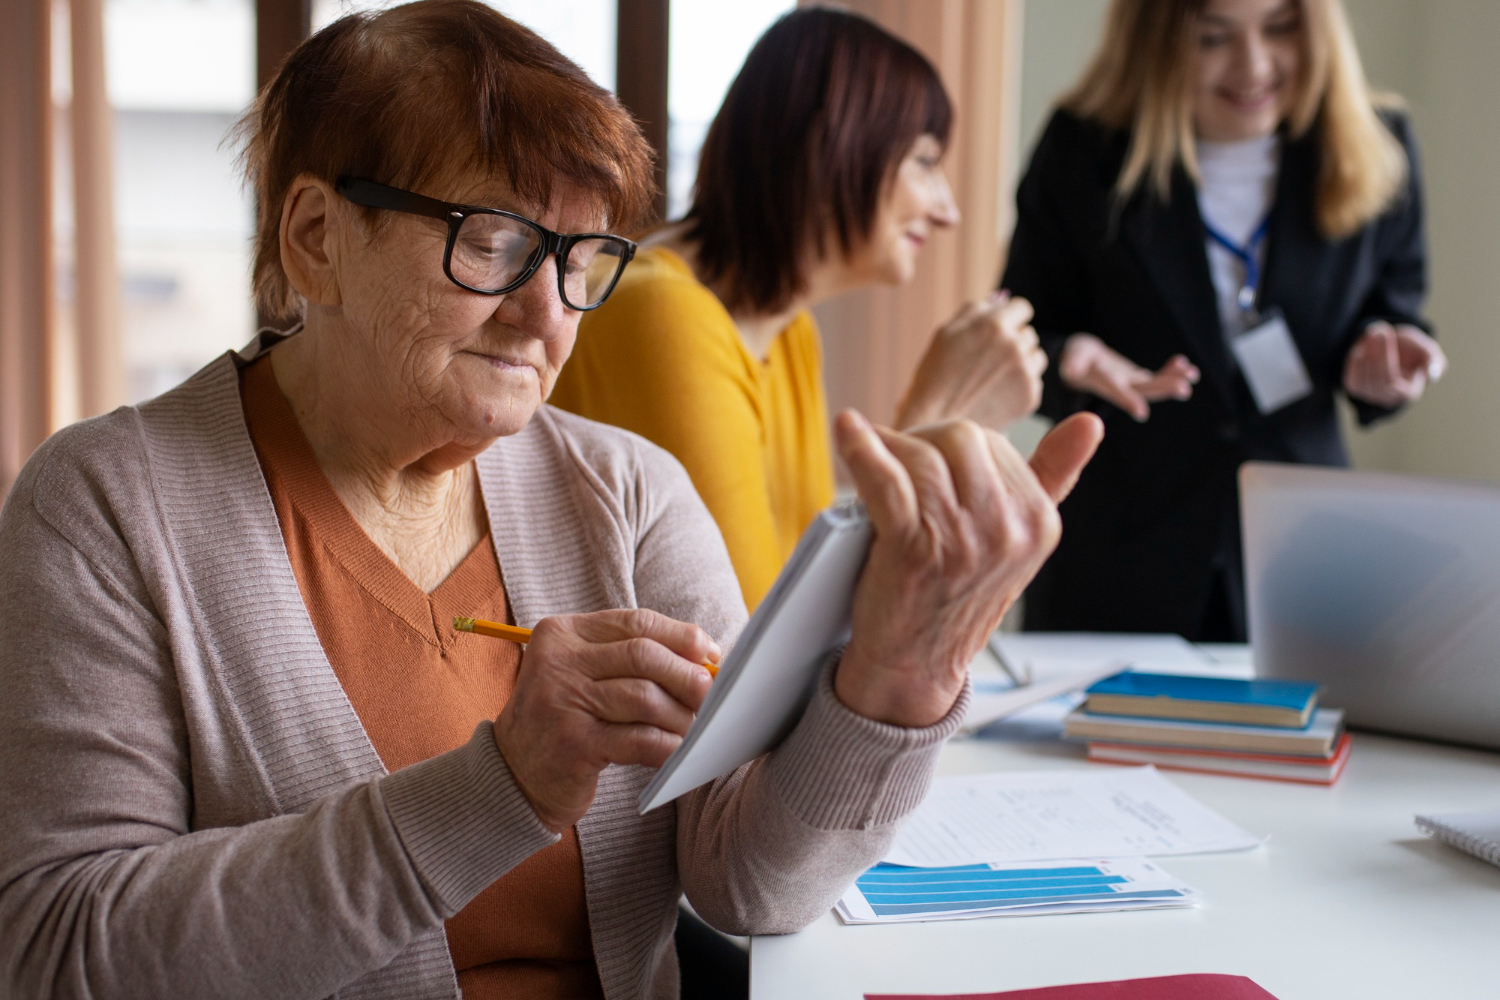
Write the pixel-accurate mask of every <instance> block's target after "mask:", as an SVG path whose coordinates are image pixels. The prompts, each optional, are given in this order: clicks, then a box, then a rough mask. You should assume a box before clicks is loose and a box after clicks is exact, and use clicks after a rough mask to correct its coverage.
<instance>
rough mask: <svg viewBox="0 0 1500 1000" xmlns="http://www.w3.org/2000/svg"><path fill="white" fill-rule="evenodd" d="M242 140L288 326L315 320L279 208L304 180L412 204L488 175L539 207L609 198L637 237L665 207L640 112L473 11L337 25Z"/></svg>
mask: <svg viewBox="0 0 1500 1000" xmlns="http://www.w3.org/2000/svg"><path fill="white" fill-rule="evenodd" d="M237 133H238V135H239V136H240V137H241V139H242V141H243V143H244V152H243V154H242V158H243V163H244V166H245V172H246V175H247V177H248V179H249V181H250V183H251V185H252V187H253V189H254V191H255V197H256V202H257V206H258V207H257V219H256V234H255V263H254V267H253V271H252V273H253V278H254V285H255V298H256V303H257V304H258V305H259V306H260V308H261V309H262V310H264V311H265V312H267V313H270V314H272V315H277V316H290V315H296V314H299V313H300V312H301V311H302V302H301V299H300V297H299V296H298V295H297V293H296V291H295V290H294V289H293V288H292V286H291V283H290V282H289V281H288V280H287V277H286V272H285V270H284V269H283V268H282V264H281V239H280V229H281V211H282V202H283V201H285V200H286V195H287V191H288V190H289V189H290V187H291V184H292V181H293V180H294V179H296V178H297V177H298V176H299V175H302V174H311V175H313V176H314V177H318V178H321V179H322V180H324V181H327V182H328V183H329V184H333V183H334V182H335V181H336V180H337V179H338V178H339V177H340V176H342V175H346V174H347V175H349V176H353V177H362V178H365V179H367V180H372V181H377V182H379V183H382V184H390V185H393V186H395V187H401V188H406V189H408V190H412V189H420V188H421V187H422V185H423V184H425V183H431V182H432V181H434V180H435V179H437V178H441V177H451V176H452V175H453V174H454V173H455V172H457V171H461V170H465V169H477V170H479V171H482V172H484V173H492V174H498V175H500V176H502V177H503V178H504V179H505V181H506V183H507V184H509V186H510V187H511V188H512V189H513V190H514V191H515V192H516V193H517V194H519V195H520V196H521V197H523V198H525V199H527V200H528V201H531V202H534V203H536V204H538V205H546V204H547V203H548V202H549V201H550V200H551V194H552V187H553V184H554V183H555V182H556V181H557V180H558V179H560V178H561V179H566V180H568V181H571V182H573V183H575V184H577V185H579V186H580V187H582V188H584V189H585V190H587V191H591V192H593V193H594V194H596V195H597V196H598V198H599V200H600V203H601V204H602V206H603V207H604V209H605V211H606V212H607V213H608V219H609V224H610V226H611V227H614V228H617V229H627V230H628V229H629V228H631V227H633V226H635V225H636V224H637V223H638V222H639V221H641V220H642V219H643V218H644V217H645V216H646V214H647V211H648V209H649V206H650V205H651V202H652V197H653V195H654V193H655V192H654V180H653V173H652V152H651V147H650V146H649V145H648V144H647V142H646V140H645V139H644V138H643V137H642V136H641V132H640V129H639V128H638V127H637V126H636V124H635V122H634V120H633V119H632V118H631V117H630V114H629V112H627V111H626V110H625V109H624V108H623V107H622V106H621V105H620V103H619V102H618V101H617V100H615V98H614V96H613V95H612V94H610V93H609V92H608V91H607V90H604V89H603V88H602V87H600V86H598V85H597V84H595V83H594V82H593V81H592V80H590V79H589V78H588V76H587V75H585V74H584V72H583V71H582V70H581V69H579V68H578V67H577V66H576V65H574V64H573V63H572V62H570V61H569V60H568V59H567V58H566V57H564V56H563V55H562V54H561V53H560V52H558V51H557V49H555V48H553V47H552V46H551V45H549V44H548V43H547V42H546V41H544V40H543V39H542V38H541V37H540V36H538V35H537V34H536V33H535V32H532V31H530V30H529V29H527V28H525V27H523V26H521V25H519V24H517V23H516V22H515V21H512V20H511V19H509V18H507V17H505V16H504V15H503V14H500V13H498V12H497V11H495V10H493V9H492V8H490V7H487V6H485V5H484V4H482V3H478V2H476V0H418V2H416V3H410V4H406V5H404V6H401V7H395V8H392V9H391V10H388V11H385V12H383V13H380V14H350V15H349V16H347V17H343V18H340V19H339V20H337V21H335V22H333V23H332V24H330V25H329V26H328V27H326V28H324V29H323V30H322V31H319V32H318V33H317V34H315V35H313V36H312V37H311V38H309V39H308V40H307V41H305V42H303V43H302V44H301V45H300V46H298V47H297V49H296V50H295V51H294V52H293V53H292V54H291V55H290V56H288V57H287V59H286V62H284V63H282V65H281V69H280V70H279V71H277V73H276V77H275V79H273V80H272V81H271V82H270V83H269V84H267V85H266V87H265V88H264V89H263V90H262V91H261V92H260V95H259V96H258V97H257V98H256V101H255V105H254V106H253V107H252V108H251V110H250V112H249V113H248V114H247V115H246V116H245V117H244V118H243V119H242V120H241V121H240V123H239V125H238V126H237ZM422 193H426V192H422ZM365 211H367V212H368V213H370V214H371V215H372V216H373V214H374V210H373V209H367V210H365Z"/></svg>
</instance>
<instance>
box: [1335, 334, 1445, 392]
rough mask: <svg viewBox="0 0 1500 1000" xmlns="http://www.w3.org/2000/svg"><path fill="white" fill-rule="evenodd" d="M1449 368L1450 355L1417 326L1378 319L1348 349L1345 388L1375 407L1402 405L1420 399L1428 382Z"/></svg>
mask: <svg viewBox="0 0 1500 1000" xmlns="http://www.w3.org/2000/svg"><path fill="white" fill-rule="evenodd" d="M1447 370H1448V357H1447V355H1445V354H1444V353H1443V349H1442V348H1441V347H1439V346H1438V343H1437V341H1435V340H1433V339H1432V338H1431V337H1429V336H1427V334H1425V333H1423V332H1422V331H1421V330H1419V329H1417V328H1416V327H1414V326H1409V325H1407V324H1404V323H1403V324H1401V325H1400V326H1392V325H1391V324H1390V323H1387V322H1385V321H1384V320H1377V321H1376V322H1374V323H1371V324H1370V325H1369V326H1367V327H1365V332H1364V333H1363V334H1362V335H1361V336H1360V338H1359V340H1357V341H1355V342H1354V346H1353V347H1352V348H1350V350H1349V356H1348V358H1346V359H1345V361H1344V391H1345V392H1347V393H1348V394H1349V395H1350V396H1352V397H1354V398H1355V399H1360V400H1363V401H1364V402H1366V403H1373V404H1375V405H1376V406H1391V407H1394V406H1401V405H1402V404H1404V403H1415V402H1416V401H1417V400H1419V399H1421V398H1422V393H1423V392H1424V391H1426V389H1427V383H1429V382H1436V381H1437V380H1438V379H1440V378H1442V377H1443V373H1444V372H1445V371H1447Z"/></svg>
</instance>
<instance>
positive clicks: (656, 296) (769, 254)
mask: <svg viewBox="0 0 1500 1000" xmlns="http://www.w3.org/2000/svg"><path fill="white" fill-rule="evenodd" d="M951 123H952V109H951V106H950V104H949V101H948V96H947V94H946V93H945V92H944V90H943V85H942V83H941V81H940V80H939V79H938V76H937V73H936V71H935V70H934V69H933V68H932V66H931V64H929V63H928V62H927V60H926V59H924V58H923V57H922V56H921V55H920V54H919V53H918V52H917V51H916V50H915V49H912V48H911V47H910V46H908V45H906V44H905V43H904V42H902V41H900V40H899V39H896V38H895V37H893V36H891V35H890V34H888V33H886V32H885V31H883V30H882V29H881V28H879V27H877V26H876V25H875V24H874V23H873V22H871V21H869V20H867V19H865V18H862V17H859V16H857V15H854V14H849V13H845V12H841V11H834V10H828V9H821V8H807V9H803V10H798V11H795V12H793V13H790V14H788V15H786V16H785V17H783V18H782V19H781V20H780V21H778V22H777V23H776V24H775V25H773V26H772V27H771V28H770V30H768V31H767V32H766V34H765V35H764V36H763V37H762V38H761V39H760V41H759V42H757V43H756V46H755V48H754V49H753V50H752V51H751V53H750V55H749V57H748V58H747V59H746V61H745V65H744V67H743V68H742V69H741V70H740V73H739V76H738V77H737V78H736V80H735V82H734V84H733V85H732V86H731V87H730V89H729V93H728V95H727V96H726V98H725V100H724V105H723V107H722V108H720V110H719V113H718V116H717V117H716V118H715V119H714V123H713V125H712V127H711V128H710V129H709V133H708V137H707V140H706V141H705V143H704V147H703V154H702V158H701V160H700V163H699V171H698V184H697V187H696V189H695V193H694V202H693V206H692V209H691V210H690V211H689V212H688V215H687V217H686V218H685V219H684V220H683V221H682V222H681V223H679V224H677V225H674V226H670V227H667V228H666V229H664V230H662V231H661V232H659V233H657V234H655V236H654V237H652V238H651V239H649V240H647V241H646V243H645V246H644V247H643V250H642V252H641V253H640V254H639V255H638V256H637V257H636V258H635V261H634V262H633V263H632V264H631V266H630V268H629V269H628V270H627V271H626V273H625V275H624V276H623V277H622V278H621V280H620V284H619V286H618V287H617V288H616V289H615V291H614V294H613V295H612V296H611V298H610V300H609V302H608V303H606V304H605V305H604V306H603V307H602V308H600V309H599V310H597V311H596V312H591V313H589V314H587V315H586V316H585V317H584V319H583V322H582V325H581V327H580V329H579V333H578V342H577V346H576V347H575V348H574V351H573V355H572V358H571V359H570V360H569V362H568V364H567V366H566V367H565V368H564V369H563V372H562V375H561V377H560V378H559V380H558V383H557V388H556V389H555V391H554V392H553V395H552V398H551V402H552V403H553V404H555V405H557V406H560V407H562V408H563V409H566V410H571V411H573V412H575V413H579V414H582V415H583V416H586V417H591V418H593V419H595V420H600V421H603V422H605V423H610V424H615V425H617V426H621V427H625V428H628V429H630V430H633V431H635V432H637V433H639V434H641V435H643V436H645V437H646V438H649V439H650V440H652V441H654V442H656V443H657V444H659V445H661V446H662V447H664V448H666V449H667V450H668V451H670V452H672V453H673V454H674V455H676V456H677V458H678V459H679V460H680V461H681V462H682V464H683V465H684V466H685V467H686V468H687V471H688V474H689V475H690V476H691V477H692V480H693V484H694V485H695V486H696V487H697V489H698V492H699V494H700V495H702V497H703V500H704V502H705V503H706V504H707V505H708V509H709V511H710V512H711V513H712V514H713V516H714V519H715V520H716V521H717V522H718V525H719V529H720V531H722V532H723V534H724V540H725V542H726V543H727V544H728V547H729V555H730V558H731V559H732V560H733V562H734V568H735V571H736V573H737V574H738V576H739V581H740V587H741V590H742V591H743V593H744V596H745V603H746V604H747V605H748V606H749V607H750V608H752V609H753V608H754V607H755V606H756V605H757V604H758V603H759V602H760V600H761V598H762V597H764V596H765V593H766V591H767V590H768V589H769V588H770V586H771V583H772V582H773V581H774V580H775V578H776V574H777V573H778V572H779V571H780V569H781V566H782V563H783V562H785V560H786V558H787V557H788V556H789V555H790V554H791V551H792V548H793V547H794V546H795V545H796V542H797V539H798V537H799V536H800V535H801V533H802V530H803V528H805V527H806V526H807V524H808V522H809V521H810V520H811V519H812V518H813V517H815V516H816V515H817V513H818V511H819V510H821V509H822V508H824V507H826V506H827V505H828V504H829V503H830V502H831V501H832V499H833V491H834V483H833V464H832V459H831V458H830V454H829V444H828V418H827V408H826V404H825V401H824V390H823V373H822V349H821V345H820V343H819V338H818V329H817V325H816V323H815V322H814V321H813V318H812V315H811V314H810V313H809V312H808V309H809V307H811V306H812V305H814V304H815V303H817V302H819V301H822V300H824V299H827V298H830V297H832V296H834V295H837V294H840V293H842V292H846V291H849V290H851V289H854V288H859V287H862V286H865V285H870V284H875V283H886V284H897V283H900V282H904V281H906V280H909V279H910V278H911V276H912V273H913V271H914V268H915V265H916V256H917V253H918V252H919V251H920V249H921V247H922V244H923V243H924V242H925V241H926V240H927V238H928V237H929V236H930V235H931V233H932V232H933V231H934V230H935V229H941V228H946V227H949V226H952V225H955V224H956V223H957V222H958V211H957V209H956V207H955V206H954V203H953V195H952V192H951V191H950V190H949V187H948V183H947V180H946V179H945V178H944V176H943V172H942V168H941V165H940V161H941V158H942V155H943V152H944V149H945V147H946V145H947V141H948V134H949V130H950V127H951ZM1030 317H1031V307H1030V305H1029V304H1027V303H1026V302H1024V301H1023V300H1020V299H1011V300H1007V299H1006V298H1005V297H1004V296H1001V295H994V296H991V297H990V298H989V299H987V300H985V301H984V302H981V303H973V304H971V305H969V306H967V307H965V308H964V309H963V310H962V311H961V312H960V313H959V315H958V316H957V317H955V319H954V320H952V321H951V322H949V323H948V324H947V325H945V326H944V327H942V328H941V329H939V330H938V331H937V333H936V334H935V335H934V337H933V341H932V344H931V345H930V346H929V348H928V350H927V353H926V355H925V356H924V358H923V359H922V362H921V363H920V365H919V366H918V370H917V373H916V375H915V377H914V379H913V381H912V384H911V386H910V387H909V388H908V390H907V392H906V395H905V397H904V399H903V402H902V405H901V408H900V412H899V413H898V414H897V424H898V426H901V427H910V426H915V425H918V424H923V423H929V422H933V421H936V420H940V419H944V418H947V417H953V416H970V417H973V418H974V419H977V420H979V421H980V422H981V423H985V424H987V425H989V426H993V427H1004V426H1006V425H1008V424H1009V423H1011V422H1012V421H1014V420H1015V419H1017V418H1018V417H1020V416H1023V415H1025V414H1027V413H1030V412H1031V411H1032V410H1034V409H1035V408H1036V405H1037V403H1038V402H1039V400H1040V393H1041V385H1040V378H1041V372H1042V369H1043V368H1044V367H1045V366H1046V359H1045V356H1044V355H1043V354H1042V352H1041V351H1040V349H1039V348H1038V346H1037V340H1036V334H1035V332H1034V331H1033V330H1032V329H1031V327H1030V326H1028V325H1027V323H1028V321H1029V320H1030Z"/></svg>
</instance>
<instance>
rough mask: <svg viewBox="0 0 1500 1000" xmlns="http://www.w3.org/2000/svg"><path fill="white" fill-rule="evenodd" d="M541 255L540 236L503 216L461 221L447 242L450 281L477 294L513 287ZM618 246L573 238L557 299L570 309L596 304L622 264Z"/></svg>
mask: <svg viewBox="0 0 1500 1000" xmlns="http://www.w3.org/2000/svg"><path fill="white" fill-rule="evenodd" d="M540 252H541V234H540V233H538V232H537V231H536V230H534V229H532V228H531V227H530V226H528V225H526V224H525V223H523V222H519V221H517V220H515V219H511V218H507V217H506V216H503V215H488V214H483V213H476V214H474V215H470V216H467V217H465V219H464V221H463V224H462V225H461V226H459V230H458V236H457V237H456V238H455V239H454V241H453V255H452V256H451V257H450V258H449V267H450V268H451V269H452V271H453V277H455V278H457V279H458V280H459V281H461V282H462V283H464V284H465V285H468V286H469V287H470V288H476V289H479V290H481V291H497V290H499V289H501V288H505V287H507V286H509V285H511V284H513V283H514V282H515V281H516V279H517V278H519V277H520V276H521V275H522V274H524V273H525V272H526V269H527V268H528V267H530V266H531V264H532V263H533V261H534V259H535V256H536V255H537V254H538V253H540ZM624 255H625V247H624V244H623V243H621V242H620V241H617V240H612V239H603V238H598V239H587V240H579V241H578V242H577V243H575V244H573V247H572V249H571V250H570V251H569V252H568V260H567V264H566V265H565V266H564V268H563V280H562V287H563V299H564V301H565V302H566V303H567V304H568V305H569V306H572V307H573V308H575V309H579V308H582V309H587V308H589V307H590V306H595V305H598V304H599V303H600V302H601V301H602V300H603V299H604V296H605V295H606V294H608V292H609V290H610V288H611V286H612V285H613V284H614V280H615V276H616V275H617V274H619V272H620V268H621V267H622V266H623V265H624Z"/></svg>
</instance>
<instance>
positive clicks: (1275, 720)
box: [1063, 671, 1349, 785]
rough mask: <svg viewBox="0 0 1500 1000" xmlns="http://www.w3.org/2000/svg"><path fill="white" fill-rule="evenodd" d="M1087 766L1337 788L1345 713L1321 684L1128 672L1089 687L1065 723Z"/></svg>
mask: <svg viewBox="0 0 1500 1000" xmlns="http://www.w3.org/2000/svg"><path fill="white" fill-rule="evenodd" d="M1063 733H1064V735H1065V736H1067V737H1068V738H1070V739H1080V740H1087V741H1088V748H1089V750H1088V755H1089V760H1097V761H1102V762H1105V763H1110V764H1155V765H1156V766H1157V767H1161V768H1170V769H1172V770H1178V771H1202V772H1205V773H1208V774H1229V775H1236V776H1241V777H1252V778H1274V779H1278V780H1281V781H1295V782H1301V783H1303V784H1310V785H1331V784H1333V783H1334V782H1335V781H1337V780H1338V779H1339V775H1340V774H1342V773H1343V770H1344V765H1345V764H1346V763H1348V761H1349V734H1348V733H1346V732H1344V713H1343V711H1342V710H1341V709H1336V708H1319V707H1318V686H1317V685H1316V684H1304V683H1301V682H1298V681H1272V680H1251V681H1242V680H1230V679H1228V678H1223V677H1184V676H1178V675H1174V674H1150V673H1138V672H1136V671H1126V672H1124V673H1120V674H1115V675H1114V676H1113V677H1107V678H1105V679H1104V680H1102V681H1099V682H1098V683H1097V684H1095V685H1094V686H1093V687H1091V688H1089V689H1088V692H1087V697H1086V699H1085V701H1084V703H1083V705H1082V706H1081V707H1080V708H1079V709H1078V710H1077V711H1075V712H1073V713H1072V714H1071V715H1069V716H1068V717H1067V719H1066V720H1065V722H1064V727H1063Z"/></svg>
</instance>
